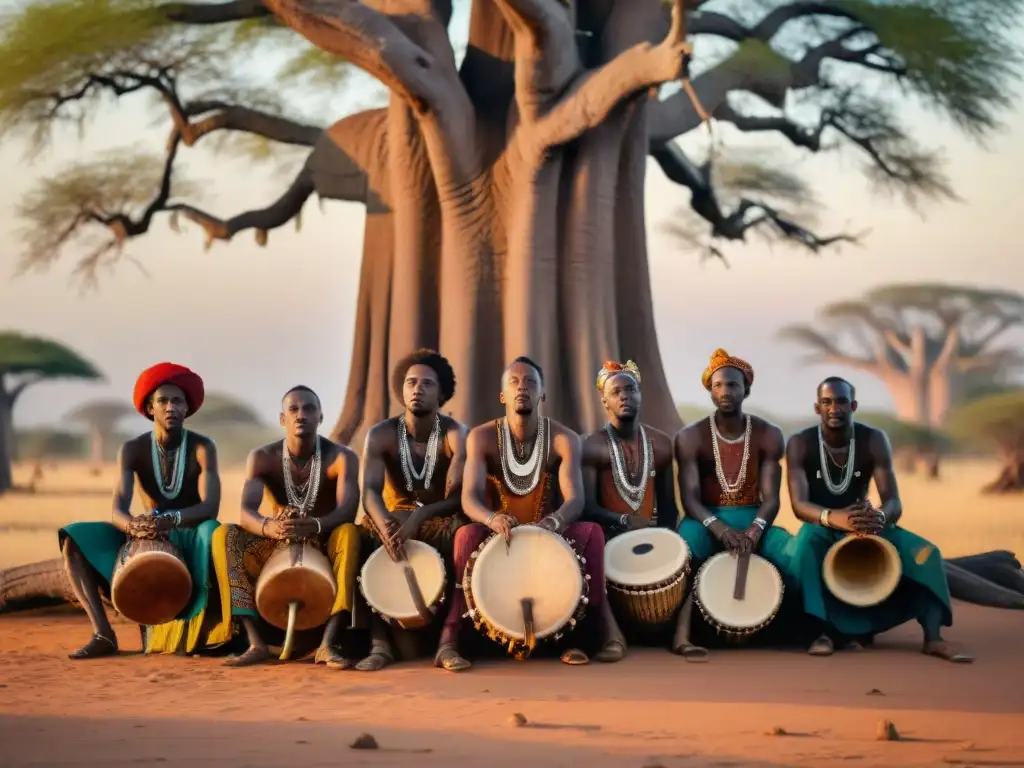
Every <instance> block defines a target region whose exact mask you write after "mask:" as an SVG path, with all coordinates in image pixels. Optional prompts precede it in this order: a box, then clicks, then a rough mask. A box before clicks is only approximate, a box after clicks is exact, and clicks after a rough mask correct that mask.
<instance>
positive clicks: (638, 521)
mask: <svg viewBox="0 0 1024 768" xmlns="http://www.w3.org/2000/svg"><path fill="white" fill-rule="evenodd" d="M652 525H654V520H648V519H647V518H646V517H641V516H640V515H630V516H629V517H627V518H626V530H627V531H639V530H640V529H641V528H650V527H651V526H652Z"/></svg>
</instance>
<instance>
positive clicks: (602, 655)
mask: <svg viewBox="0 0 1024 768" xmlns="http://www.w3.org/2000/svg"><path fill="white" fill-rule="evenodd" d="M625 657H626V644H625V643H623V642H622V641H620V640H611V641H609V642H608V643H606V644H605V646H604V648H602V649H601V650H600V651H598V652H597V653H596V654H595V655H594V659H595V661H600V662H601V663H603V664H614V663H615V662H617V661H622V660H623V659H624V658H625Z"/></svg>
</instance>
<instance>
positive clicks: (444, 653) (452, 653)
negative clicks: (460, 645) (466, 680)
mask: <svg viewBox="0 0 1024 768" xmlns="http://www.w3.org/2000/svg"><path fill="white" fill-rule="evenodd" d="M434 666H435V667H438V668H439V669H444V670H447V671H448V672H463V671H465V670H467V669H469V668H470V667H472V666H473V665H472V663H470V662H469V661H468V660H466V659H464V658H462V656H461V655H459V651H458V649H457V648H456V647H455V646H454V645H450V644H449V645H442V646H441V647H440V648H438V649H437V655H436V656H434Z"/></svg>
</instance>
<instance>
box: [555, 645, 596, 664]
mask: <svg viewBox="0 0 1024 768" xmlns="http://www.w3.org/2000/svg"><path fill="white" fill-rule="evenodd" d="M561 661H562V663H563V664H568V665H569V666H570V667H579V666H582V665H584V664H589V663H590V657H589V656H587V654H585V653H584V652H583V651H581V650H580V649H579V648H570V649H569V650H568V651H566V652H565V653H563V654H562V657H561Z"/></svg>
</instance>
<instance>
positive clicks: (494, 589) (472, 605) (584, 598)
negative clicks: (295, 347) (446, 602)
mask: <svg viewBox="0 0 1024 768" xmlns="http://www.w3.org/2000/svg"><path fill="white" fill-rule="evenodd" d="M589 580H590V577H589V576H588V575H587V574H586V573H585V572H584V569H583V562H582V559H581V558H580V557H579V556H578V555H577V554H576V552H575V551H574V550H573V548H572V547H571V546H570V545H569V543H568V542H567V541H566V540H565V539H564V538H562V537H561V536H559V535H558V534H557V533H551V532H550V531H547V530H545V529H544V528H540V527H538V526H535V525H522V526H517V527H516V528H513V529H512V537H511V542H510V543H509V544H508V546H507V547H506V543H505V539H504V537H503V536H500V535H498V534H492V535H491V536H489V537H488V538H487V539H485V540H484V541H483V542H482V543H481V544H480V546H479V548H478V549H477V550H476V551H475V552H473V553H472V554H471V555H470V559H469V564H468V565H467V566H466V572H465V575H464V577H463V581H462V588H463V592H464V593H465V596H466V604H467V606H468V607H469V613H468V614H467V616H468V617H469V618H471V619H472V620H473V624H474V626H475V627H476V629H477V630H478V631H480V632H482V633H484V634H485V635H487V637H489V638H490V639H491V640H493V641H495V642H497V643H499V644H500V645H503V646H505V647H507V648H508V652H509V653H510V654H512V655H513V656H515V657H516V658H520V659H523V658H526V657H527V656H529V655H530V653H531V652H532V651H533V648H534V644H535V642H536V641H537V640H547V639H550V640H553V641H558V640H560V639H561V638H562V635H563V633H564V632H566V631H570V630H572V629H574V628H575V627H576V624H577V623H578V622H579V621H580V620H581V619H582V618H583V615H584V613H585V612H586V607H587V603H588V602H589V598H588V595H589V593H590V585H589ZM529 614H532V615H531V616H530V619H531V621H530V622H529V625H528V623H527V616H528V615H529Z"/></svg>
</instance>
